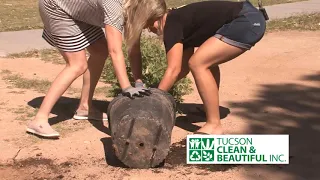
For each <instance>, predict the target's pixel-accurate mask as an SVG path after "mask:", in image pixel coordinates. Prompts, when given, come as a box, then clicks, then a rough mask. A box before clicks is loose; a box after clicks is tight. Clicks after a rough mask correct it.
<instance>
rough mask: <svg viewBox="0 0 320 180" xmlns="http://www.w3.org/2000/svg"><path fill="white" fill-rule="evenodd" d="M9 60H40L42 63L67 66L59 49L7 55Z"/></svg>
mask: <svg viewBox="0 0 320 180" xmlns="http://www.w3.org/2000/svg"><path fill="white" fill-rule="evenodd" d="M7 57H8V58H40V59H41V60H42V61H45V62H51V63H53V64H65V61H64V59H63V57H62V56H61V54H60V53H59V51H58V50H57V49H54V48H51V49H42V50H30V51H26V52H22V53H13V54H9V55H7Z"/></svg>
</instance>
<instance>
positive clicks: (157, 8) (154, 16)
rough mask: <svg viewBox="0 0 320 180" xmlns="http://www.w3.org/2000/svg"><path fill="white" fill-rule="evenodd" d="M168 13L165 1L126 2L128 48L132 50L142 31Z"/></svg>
mask: <svg viewBox="0 0 320 180" xmlns="http://www.w3.org/2000/svg"><path fill="white" fill-rule="evenodd" d="M166 12H167V5H166V2H165V0H125V4H124V17H125V26H124V30H125V33H124V35H125V39H126V43H127V46H128V48H131V47H132V46H133V45H134V44H135V43H136V41H137V40H138V39H139V36H140V34H141V32H142V30H143V29H144V28H145V26H146V25H147V24H148V23H152V22H154V21H156V20H158V19H160V18H161V17H163V16H164V15H165V14H166Z"/></svg>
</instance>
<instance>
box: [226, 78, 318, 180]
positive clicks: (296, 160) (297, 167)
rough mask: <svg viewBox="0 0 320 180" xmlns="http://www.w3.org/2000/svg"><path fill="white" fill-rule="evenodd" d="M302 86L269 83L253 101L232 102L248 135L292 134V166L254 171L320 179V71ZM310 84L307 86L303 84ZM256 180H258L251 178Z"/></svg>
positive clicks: (290, 141) (262, 167)
mask: <svg viewBox="0 0 320 180" xmlns="http://www.w3.org/2000/svg"><path fill="white" fill-rule="evenodd" d="M299 80H301V81H302V82H301V83H287V84H266V85H261V87H262V88H261V90H260V91H259V92H258V94H257V96H256V98H255V99H254V100H250V101H244V102H243V101H242V102H230V103H229V105H230V107H231V108H233V111H234V113H233V114H235V115H236V116H239V117H241V119H246V120H247V121H248V124H249V132H246V133H248V134H289V136H290V137H289V144H290V145H289V150H290V151H289V153H290V157H291V158H290V164H289V165H268V166H267V165H260V166H252V167H250V168H252V169H254V170H264V171H270V172H271V173H272V172H275V171H281V172H284V173H286V174H288V175H291V176H293V177H294V178H297V179H299V178H306V179H317V178H319V176H320V171H319V167H320V144H319V141H318V140H316V139H317V137H320V72H318V73H316V74H312V75H307V76H304V77H302V78H301V79H299ZM305 81H308V84H310V83H312V84H315V86H314V85H305V84H303V82H305ZM248 178H252V179H254V178H255V177H248Z"/></svg>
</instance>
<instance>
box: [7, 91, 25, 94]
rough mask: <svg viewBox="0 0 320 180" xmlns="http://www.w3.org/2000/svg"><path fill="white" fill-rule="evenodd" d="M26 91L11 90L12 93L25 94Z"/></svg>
mask: <svg viewBox="0 0 320 180" xmlns="http://www.w3.org/2000/svg"><path fill="white" fill-rule="evenodd" d="M25 92H26V91H10V92H8V93H11V94H24V93H25Z"/></svg>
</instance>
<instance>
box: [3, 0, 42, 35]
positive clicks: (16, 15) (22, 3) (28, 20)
mask: <svg viewBox="0 0 320 180" xmlns="http://www.w3.org/2000/svg"><path fill="white" fill-rule="evenodd" d="M42 26H43V25H42V21H41V18H40V15H39V10H38V1H37V0H0V32H1V31H18V30H27V29H37V28H41V27H42Z"/></svg>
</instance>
